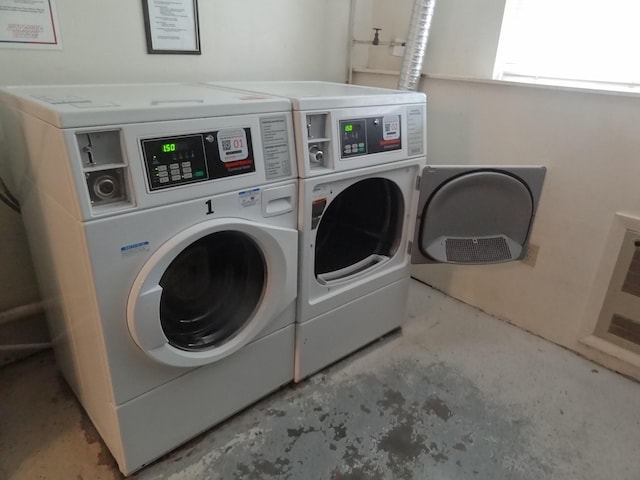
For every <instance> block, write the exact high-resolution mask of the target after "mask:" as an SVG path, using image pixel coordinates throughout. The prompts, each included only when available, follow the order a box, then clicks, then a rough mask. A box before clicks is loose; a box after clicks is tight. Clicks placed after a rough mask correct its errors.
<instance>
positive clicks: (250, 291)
mask: <svg viewBox="0 0 640 480" xmlns="http://www.w3.org/2000/svg"><path fill="white" fill-rule="evenodd" d="M265 285H266V266H265V260H264V258H263V256H262V254H261V252H260V249H259V248H258V246H257V245H256V243H255V242H254V241H253V240H252V239H251V238H250V237H249V236H248V235H246V234H244V233H242V232H234V231H224V232H216V233H212V234H210V235H207V236H206V237H203V238H201V239H200V240H198V241H196V242H194V243H192V244H191V245H189V246H188V247H187V248H185V249H184V250H183V251H182V252H181V253H180V254H179V255H178V256H177V257H176V258H175V259H174V260H173V261H172V262H171V264H170V265H169V267H168V268H167V270H166V271H165V273H164V274H163V275H162V278H161V279H160V286H161V287H162V297H161V299H160V323H161V325H162V330H163V332H164V334H165V335H166V337H167V339H168V340H169V343H170V344H171V345H173V346H174V347H176V348H179V349H182V350H189V351H197V350H201V349H206V348H210V347H214V346H218V345H220V344H222V343H224V342H226V341H228V340H230V339H231V338H233V337H234V336H235V335H236V334H237V333H238V332H239V331H240V330H242V328H243V327H244V326H245V325H246V324H247V322H248V321H249V319H250V318H251V316H252V315H253V312H254V311H255V309H256V308H257V307H258V305H259V303H260V300H261V298H262V295H263V293H264V289H265Z"/></svg>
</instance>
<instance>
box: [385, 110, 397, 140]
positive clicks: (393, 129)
mask: <svg viewBox="0 0 640 480" xmlns="http://www.w3.org/2000/svg"><path fill="white" fill-rule="evenodd" d="M382 124H383V125H384V129H383V131H382V138H383V139H384V140H397V139H398V138H400V115H385V116H384V117H382Z"/></svg>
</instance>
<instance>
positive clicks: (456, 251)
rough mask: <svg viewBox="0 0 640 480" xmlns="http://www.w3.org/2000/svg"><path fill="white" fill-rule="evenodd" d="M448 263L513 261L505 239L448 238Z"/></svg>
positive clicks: (446, 246)
mask: <svg viewBox="0 0 640 480" xmlns="http://www.w3.org/2000/svg"><path fill="white" fill-rule="evenodd" d="M445 249H446V252H447V261H449V262H456V263H495V262H504V261H507V260H511V251H510V250H509V245H508V244H507V241H506V240H505V239H504V238H503V237H491V238H448V239H447V240H446V244H445Z"/></svg>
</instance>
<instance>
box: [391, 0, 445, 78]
mask: <svg viewBox="0 0 640 480" xmlns="http://www.w3.org/2000/svg"><path fill="white" fill-rule="evenodd" d="M435 5H436V0H415V1H414V3H413V10H412V12H411V23H410V24H409V35H408V37H407V45H406V48H405V51H404V57H403V58H402V67H401V69H400V79H399V80H398V90H417V89H418V84H419V82H420V75H421V74H422V63H423V61H424V54H425V52H426V50H427V42H428V40H429V30H430V29H431V19H432V18H433V10H434V8H435Z"/></svg>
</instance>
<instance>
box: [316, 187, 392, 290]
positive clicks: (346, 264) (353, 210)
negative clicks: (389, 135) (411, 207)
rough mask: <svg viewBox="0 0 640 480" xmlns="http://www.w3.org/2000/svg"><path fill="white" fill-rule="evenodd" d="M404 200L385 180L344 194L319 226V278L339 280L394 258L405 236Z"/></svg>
mask: <svg viewBox="0 0 640 480" xmlns="http://www.w3.org/2000/svg"><path fill="white" fill-rule="evenodd" d="M403 218H404V200H403V197H402V192H401V190H400V188H399V187H398V186H397V185H396V184H395V183H393V182H392V181H390V180H388V179H385V178H367V179H365V180H361V181H359V182H357V183H355V184H353V185H351V186H350V187H348V188H347V189H345V190H344V191H342V192H341V193H340V194H339V195H338V196H337V197H336V198H335V199H334V200H333V201H332V202H331V203H330V204H329V206H328V207H327V210H326V211H325V212H324V214H323V215H322V219H321V220H320V224H319V226H318V233H317V236H316V249H315V267H314V268H315V275H316V277H317V278H319V279H321V280H322V279H324V280H327V281H328V280H336V279H339V278H345V277H348V276H350V275H354V274H357V273H360V272H362V271H364V270H367V269H368V268H370V267H371V266H373V265H375V264H378V263H380V262H381V261H384V260H385V259H388V258H391V257H392V256H393V255H394V254H395V253H396V250H397V249H398V245H399V243H400V239H401V236H402V223H403Z"/></svg>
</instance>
